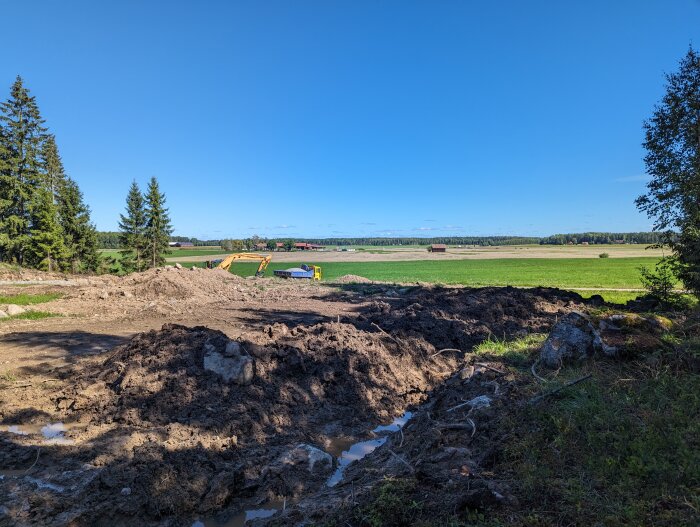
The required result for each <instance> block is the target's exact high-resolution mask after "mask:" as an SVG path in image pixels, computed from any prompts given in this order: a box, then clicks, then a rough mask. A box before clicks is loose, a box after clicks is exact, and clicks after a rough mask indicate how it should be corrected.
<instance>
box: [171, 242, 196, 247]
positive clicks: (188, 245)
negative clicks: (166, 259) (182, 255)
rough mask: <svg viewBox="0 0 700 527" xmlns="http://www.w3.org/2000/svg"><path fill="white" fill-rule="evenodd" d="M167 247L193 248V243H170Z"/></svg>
mask: <svg viewBox="0 0 700 527" xmlns="http://www.w3.org/2000/svg"><path fill="white" fill-rule="evenodd" d="M168 246H169V247H194V243H192V242H170V243H168Z"/></svg>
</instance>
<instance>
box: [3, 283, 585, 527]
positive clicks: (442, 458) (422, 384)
mask: <svg viewBox="0 0 700 527" xmlns="http://www.w3.org/2000/svg"><path fill="white" fill-rule="evenodd" d="M253 294H255V295H257V297H258V300H259V301H260V302H261V303H265V304H266V305H269V304H270V303H273V302H276V301H278V302H280V303H284V302H285V300H284V299H288V300H286V301H289V302H296V300H295V299H298V298H301V297H313V296H315V297H314V298H308V302H322V303H323V305H337V306H340V305H342V306H346V309H345V312H344V314H343V317H342V320H341V317H337V319H335V317H326V318H327V319H328V318H330V319H331V320H333V321H332V322H331V321H326V322H322V323H304V322H298V321H296V320H293V319H290V318H288V317H286V318H285V317H279V316H277V317H276V316H275V315H274V313H273V314H271V315H269V317H268V320H269V323H268V324H267V325H266V326H264V327H259V326H246V327H243V326H241V327H240V328H237V330H236V331H235V333H237V334H238V335H241V336H240V337H238V339H237V340H238V342H239V343H240V344H241V345H242V349H243V350H245V353H247V354H248V355H250V357H252V359H253V361H254V371H255V374H254V377H253V379H252V382H251V383H250V384H247V385H239V384H236V383H235V382H226V381H225V380H224V379H223V378H222V377H221V376H219V375H218V374H217V373H214V372H212V371H209V370H207V369H205V368H204V357H205V354H206V346H205V344H207V343H212V342H214V343H217V345H220V346H223V344H224V343H225V342H227V341H228V339H229V337H227V336H226V335H225V334H224V333H222V332H220V331H217V330H214V329H210V328H207V327H203V326H194V327H188V326H183V325H177V324H166V325H164V326H163V327H162V329H160V330H157V331H148V332H145V333H141V334H138V335H136V336H135V337H133V338H132V339H130V340H128V341H127V342H126V343H124V344H121V345H118V346H116V347H115V348H113V349H111V350H110V351H107V352H105V353H102V354H98V355H96V356H92V357H88V358H84V359H80V360H76V361H74V363H72V364H71V365H70V367H67V368H64V369H62V370H61V371H60V372H59V373H58V374H57V379H56V383H55V384H51V383H49V384H47V385H46V386H45V387H42V389H34V388H31V387H30V388H29V389H28V390H26V391H23V392H22V393H21V394H19V393H18V392H13V393H15V394H16V395H15V396H14V399H12V400H11V401H10V400H8V402H11V406H12V408H13V410H12V411H11V412H7V411H5V412H1V411H0V416H1V417H2V419H3V421H2V422H3V425H5V426H4V427H3V426H0V475H1V476H2V478H0V503H2V504H3V507H4V508H0V525H3V521H5V523H7V524H8V525H55V526H58V525H75V526H79V525H192V524H193V522H194V521H195V520H198V519H209V520H211V519H212V518H214V517H216V518H217V519H220V520H225V519H226V518H228V517H230V516H233V515H235V514H236V513H238V512H239V511H241V510H243V509H250V508H259V507H262V506H264V504H265V503H267V502H268V501H279V500H286V502H287V503H289V504H290V508H289V510H288V511H287V513H286V514H285V516H284V518H283V520H284V521H287V520H289V521H290V522H292V523H293V522H296V521H299V520H300V519H303V518H318V517H322V516H323V515H324V514H326V513H327V512H328V508H329V507H333V506H335V505H337V504H338V503H342V502H343V500H345V499H347V495H348V492H347V482H349V481H362V478H363V477H369V476H368V474H370V473H373V470H368V469H367V464H366V463H360V462H358V463H356V464H351V465H350V467H349V468H348V470H347V472H346V474H345V476H344V478H343V480H342V481H341V483H340V484H339V485H337V487H332V488H329V487H326V481H327V479H328V477H329V475H330V474H331V473H332V472H333V470H334V469H335V466H334V463H335V462H334V463H321V462H319V463H317V464H316V465H315V466H314V465H313V463H310V462H309V460H308V459H306V458H305V456H306V454H304V452H315V453H317V454H319V455H322V451H330V452H333V450H334V448H335V445H337V444H338V441H343V442H345V443H349V442H353V441H360V440H365V439H371V438H372V437H375V436H374V435H373V433H372V432H371V430H372V429H373V428H374V427H375V426H377V425H378V424H388V423H390V422H391V421H392V419H393V418H395V417H397V416H399V415H401V414H402V413H403V412H404V411H406V410H407V409H413V410H414V411H415V417H414V419H413V420H411V421H410V422H409V424H408V425H407V427H406V437H405V438H404V436H403V434H401V436H400V437H399V435H398V434H394V435H393V436H392V437H391V438H390V440H389V441H388V442H387V445H385V446H384V447H382V448H380V449H378V450H377V451H376V452H375V453H374V454H372V456H371V459H372V463H375V464H376V463H379V464H381V465H386V466H387V467H388V468H387V470H388V471H389V472H388V473H391V471H392V470H393V471H401V470H409V468H406V467H407V464H408V466H409V467H414V466H415V464H416V460H417V459H418V458H420V459H422V464H420V463H419V465H422V468H421V470H423V473H424V476H425V478H428V479H429V480H430V481H431V482H432V483H431V484H432V485H434V486H435V488H436V489H438V488H440V487H441V485H445V484H447V483H448V482H449V481H452V480H453V479H454V470H456V469H455V467H458V469H457V470H463V471H467V472H468V471H478V467H479V466H480V465H481V464H483V462H484V459H485V458H487V457H488V447H487V443H488V439H489V438H488V435H483V436H476V439H475V441H477V442H476V443H475V444H474V445H470V446H464V445H462V446H459V447H458V446H454V448H453V447H452V446H450V447H449V448H451V450H450V449H447V450H445V443H444V441H441V440H438V439H439V438H438V437H437V436H436V437H435V438H433V439H431V437H432V436H431V435H430V434H432V432H430V429H432V428H434V426H433V424H434V423H432V420H435V419H436V418H437V419H441V420H443V421H445V422H446V423H448V422H449V418H451V417H452V415H453V414H452V413H450V415H446V414H444V412H446V408H447V407H449V406H450V405H454V404H459V403H460V401H462V400H463V399H465V398H469V397H472V396H477V395H482V394H484V393H488V392H485V391H484V390H489V389H490V390H492V391H491V392H490V393H491V395H492V396H493V397H494V402H493V407H496V406H497V405H498V404H499V403H498V401H499V400H500V397H502V396H503V394H504V393H507V389H506V387H504V386H501V390H500V391H499V392H498V394H495V393H494V391H493V388H485V386H484V385H483V383H489V382H490V381H492V380H494V379H491V376H492V374H493V372H492V371H491V370H488V369H486V370H483V368H482V370H483V371H480V374H481V377H480V378H479V382H478V383H477V382H472V381H470V382H472V383H471V384H464V382H466V381H465V379H463V377H464V375H463V374H460V373H458V372H461V371H464V370H465V367H466V366H468V363H469V361H470V354H469V352H470V350H471V348H472V347H473V346H474V345H475V344H477V343H479V342H481V341H482V340H484V339H487V338H499V339H500V338H512V337H514V336H521V335H523V334H526V333H530V332H543V331H548V330H549V328H550V327H551V325H552V324H553V323H554V321H555V319H556V317H557V316H561V315H562V314H564V313H566V312H568V311H571V310H573V309H580V308H581V307H582V300H581V298H580V297H579V296H578V295H576V294H571V293H566V292H562V291H557V290H550V289H533V290H521V289H514V288H486V289H465V288H438V287H407V288H399V289H397V288H396V287H392V286H386V285H381V284H351V283H348V284H347V285H345V286H340V287H338V288H335V289H329V288H322V287H316V286H313V285H311V284H303V285H301V284H300V285H297V284H287V283H284V284H282V285H279V286H277V285H274V282H265V281H250V280H245V279H241V278H238V277H235V276H233V275H228V274H226V275H221V276H220V273H216V272H214V273H212V272H211V271H186V270H176V269H171V270H161V271H151V272H148V273H141V274H139V275H135V276H133V277H129V278H127V279H115V278H95V279H93V283H92V284H91V285H90V286H89V287H82V288H80V289H78V290H76V291H74V292H72V293H71V294H70V295H71V296H70V298H69V299H68V300H64V302H67V301H71V300H72V301H75V299H84V300H86V299H88V300H89V301H90V302H94V303H96V304H98V305H103V306H105V307H107V306H113V309H114V310H115V311H118V310H126V311H130V312H133V310H134V309H135V307H136V306H138V305H140V303H145V304H146V305H149V303H152V302H155V303H156V305H162V304H163V303H165V304H166V305H172V306H173V309H174V310H180V311H182V310H183V309H185V308H183V306H189V308H193V307H195V308H196V307H197V306H206V305H208V304H209V303H211V302H217V303H220V302H221V301H222V298H223V299H224V300H225V301H226V302H228V303H235V302H246V301H250V300H243V298H248V299H250V298H255V297H252V295H253ZM279 299H283V300H282V301H280V300H279ZM289 299H291V300H289ZM173 301H175V302H173ZM171 302H172V304H171ZM353 306H354V307H353ZM150 309H153V308H150ZM128 316H134V315H133V313H132V314H131V315H128ZM229 334H230V332H229ZM470 379H471V377H470ZM463 384H464V385H463ZM486 386H488V384H487V385H486ZM3 395H4V394H3ZM8 397H9V396H8ZM493 407H492V408H490V409H484V410H480V411H482V412H485V414H484V416H481V415H479V421H480V422H481V421H483V420H484V419H485V418H486V417H487V415H488V412H490V411H493ZM426 408H432V410H430V411H429V412H426ZM474 415H477V414H474ZM436 416H437V417H436ZM472 417H473V415H472ZM426 419H427V420H426ZM57 421H58V422H61V423H64V424H65V427H66V429H67V430H66V431H65V432H64V433H62V434H61V436H60V439H61V441H58V442H56V441H54V440H53V439H52V440H51V441H50V442H47V441H42V440H41V438H37V437H36V436H35V435H34V434H31V433H29V434H27V435H19V434H17V433H12V432H11V431H10V430H8V429H7V428H6V426H8V425H17V426H20V427H21V426H26V425H28V424H29V423H34V424H35V425H36V426H39V425H42V424H46V423H55V422H57ZM480 427H483V425H482V424H481V423H480ZM486 428H487V426H486V427H485V428H481V430H483V429H486ZM20 429H21V428H20ZM14 430H15V432H16V431H17V429H14ZM416 430H421V431H422V432H421V433H419V434H415V431H416ZM411 431H413V433H411V434H409V432H411ZM395 441H396V442H398V441H401V447H402V449H403V450H402V452H403V454H402V455H404V456H407V457H406V459H408V460H409V461H408V462H407V461H406V459H403V458H402V460H403V461H402V460H397V459H396V457H395V454H392V453H391V452H393V450H392V445H394V447H396V444H395V443H394V442H395ZM316 449H317V450H316ZM300 453H301V454H300ZM334 455H335V453H334ZM368 459H369V458H368ZM402 467H403V468H402ZM374 472H376V471H374ZM459 484H460V485H461V484H462V483H459ZM482 487H483V488H482V490H481V491H480V492H481V494H480V495H485V496H487V497H488V496H493V495H494V494H493V492H496V493H497V494H498V495H499V496H505V497H506V498H507V495H508V492H507V488H503V487H502V486H496V487H493V488H492V486H489V485H486V484H485V483H484V484H483V486H482ZM465 488H466V487H465ZM470 488H471V490H475V489H476V488H475V487H470ZM484 489H485V490H484ZM462 490H464V489H462ZM465 492H466V491H465ZM459 493H461V490H460V491H459V492H458V493H457V494H459ZM484 493H486V494H484ZM489 493H490V494H489ZM457 494H455V495H457ZM461 495H463V496H470V495H471V494H469V493H466V494H465V493H461ZM506 498H504V499H506ZM464 499H468V498H464ZM474 499H476V498H474ZM295 502H298V503H299V506H297V507H291V504H292V503H295ZM334 504H335V505H334ZM452 505H454V506H455V507H456V506H463V505H464V504H456V503H455V504H452ZM467 505H468V504H467ZM212 521H213V520H212ZM8 522H9V523H8Z"/></svg>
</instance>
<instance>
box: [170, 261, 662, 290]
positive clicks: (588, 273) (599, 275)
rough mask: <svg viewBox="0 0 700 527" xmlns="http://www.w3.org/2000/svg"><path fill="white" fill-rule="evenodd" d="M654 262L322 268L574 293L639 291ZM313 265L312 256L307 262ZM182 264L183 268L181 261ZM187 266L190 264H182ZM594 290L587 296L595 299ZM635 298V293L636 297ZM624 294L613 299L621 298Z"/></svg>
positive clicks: (328, 273) (336, 273)
mask: <svg viewBox="0 0 700 527" xmlns="http://www.w3.org/2000/svg"><path fill="white" fill-rule="evenodd" d="M656 261H657V259H656V258H552V259H543V258H520V259H518V258H514V259H500V260H446V261H439V260H438V261H435V260H421V261H410V262H327V263H324V264H321V267H322V269H323V278H324V280H325V281H332V280H333V279H335V278H338V277H340V276H342V275H345V274H355V275H359V276H364V277H366V278H369V279H371V280H378V281H381V282H403V283H411V282H428V283H442V284H459V285H467V286H475V287H476V286H479V287H480V286H505V285H512V286H518V287H536V286H546V287H560V288H565V289H576V288H580V287H596V288H602V289H616V288H640V287H641V283H640V281H639V267H640V266H641V265H646V266H653V265H654V264H655V263H656ZM309 263H313V255H310V257H309ZM183 265H187V264H185V263H184V262H183ZM299 265H300V263H287V262H285V263H275V262H273V263H272V264H270V266H269V267H268V271H267V275H268V276H272V275H273V271H274V270H275V269H287V268H289V267H297V266H299ZM187 266H188V267H191V266H192V264H189V265H187ZM256 269H257V264H255V263H234V264H233V265H232V266H231V272H232V273H234V274H238V275H241V276H250V275H252V274H253V273H254V272H255V270H256ZM595 293H596V292H595V291H592V292H589V296H590V295H591V294H595ZM637 294H638V293H637ZM622 296H623V295H618V298H622Z"/></svg>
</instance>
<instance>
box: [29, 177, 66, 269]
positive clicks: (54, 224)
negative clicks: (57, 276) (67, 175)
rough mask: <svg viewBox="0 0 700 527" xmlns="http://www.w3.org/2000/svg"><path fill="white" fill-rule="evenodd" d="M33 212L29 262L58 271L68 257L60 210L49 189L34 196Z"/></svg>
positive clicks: (44, 189)
mask: <svg viewBox="0 0 700 527" xmlns="http://www.w3.org/2000/svg"><path fill="white" fill-rule="evenodd" d="M31 210H32V214H31V221H30V237H29V243H28V246H27V253H28V256H29V258H28V261H29V263H32V264H33V265H35V266H37V267H39V268H41V269H45V270H47V271H56V270H58V269H59V263H60V262H61V261H62V260H63V259H64V258H65V256H66V247H65V245H64V243H63V231H62V229H61V225H60V224H59V222H58V210H57V207H56V204H55V203H54V197H53V195H52V194H51V192H50V191H49V190H48V188H41V189H39V190H38V191H37V192H36V193H35V194H34V200H33V203H32V207H31Z"/></svg>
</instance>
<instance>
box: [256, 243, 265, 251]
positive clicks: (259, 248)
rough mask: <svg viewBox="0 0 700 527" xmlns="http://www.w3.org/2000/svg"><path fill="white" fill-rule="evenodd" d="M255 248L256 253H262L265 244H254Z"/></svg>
mask: <svg viewBox="0 0 700 527" xmlns="http://www.w3.org/2000/svg"><path fill="white" fill-rule="evenodd" d="M255 248H256V249H257V250H258V251H264V250H265V249H267V244H266V243H265V242H260V243H256V244H255Z"/></svg>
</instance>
